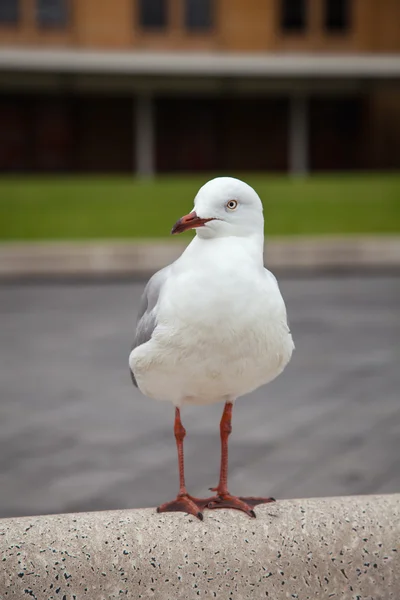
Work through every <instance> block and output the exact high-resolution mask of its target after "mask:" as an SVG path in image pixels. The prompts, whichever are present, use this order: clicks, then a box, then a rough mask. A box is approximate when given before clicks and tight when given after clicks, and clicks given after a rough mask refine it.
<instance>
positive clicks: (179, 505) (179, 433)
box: [157, 408, 203, 520]
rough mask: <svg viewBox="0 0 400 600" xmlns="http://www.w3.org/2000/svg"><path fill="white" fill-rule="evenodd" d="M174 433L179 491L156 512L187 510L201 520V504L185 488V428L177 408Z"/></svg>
mask: <svg viewBox="0 0 400 600" xmlns="http://www.w3.org/2000/svg"><path fill="white" fill-rule="evenodd" d="M174 433H175V439H176V447H177V449H178V465H179V493H178V495H177V497H176V499H175V500H172V501H171V502H166V503H165V504H162V505H161V506H159V507H158V508H157V512H159V513H161V512H176V511H180V512H187V513H189V514H191V515H194V516H195V517H197V518H199V519H200V520H202V519H203V515H202V512H201V505H200V504H199V505H198V504H197V499H196V498H193V497H192V496H190V495H189V494H188V492H187V490H186V484H185V469H184V456H183V440H184V438H185V435H186V430H185V428H184V426H183V425H182V421H181V413H180V410H179V408H176V409H175V424H174ZM199 502H200V501H199Z"/></svg>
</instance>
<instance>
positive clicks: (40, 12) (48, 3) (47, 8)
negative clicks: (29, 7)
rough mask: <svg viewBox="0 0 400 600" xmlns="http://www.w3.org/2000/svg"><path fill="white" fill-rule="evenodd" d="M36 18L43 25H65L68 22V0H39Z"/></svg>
mask: <svg viewBox="0 0 400 600" xmlns="http://www.w3.org/2000/svg"><path fill="white" fill-rule="evenodd" d="M36 19H37V22H38V24H39V25H41V26H42V27H65V26H66V24H67V22H68V0H37V2H36Z"/></svg>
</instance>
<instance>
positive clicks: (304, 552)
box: [0, 495, 400, 600]
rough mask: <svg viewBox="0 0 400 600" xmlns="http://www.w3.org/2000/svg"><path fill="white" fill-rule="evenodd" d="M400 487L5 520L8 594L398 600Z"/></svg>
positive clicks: (1, 554)
mask: <svg viewBox="0 0 400 600" xmlns="http://www.w3.org/2000/svg"><path fill="white" fill-rule="evenodd" d="M399 541H400V495H391V496H390V495H388V496H364V497H344V498H331V499H329V498H327V499H309V500H290V501H281V502H277V503H276V504H268V505H265V506H264V507H257V519H249V518H248V517H247V516H246V515H244V514H242V513H239V512H235V511H226V510H219V511H205V515H204V521H203V522H201V521H198V520H196V519H195V518H193V517H190V516H188V515H185V514H183V513H172V514H164V515H158V514H157V513H156V512H155V510H154V509H143V510H130V511H129V510H126V511H113V512H98V513H81V514H70V515H53V516H46V517H27V518H20V519H5V520H0V565H1V569H0V598H2V599H4V600H6V599H8V598H16V599H18V600H19V599H23V598H29V597H32V598H35V599H36V600H50V599H51V600H53V599H54V600H72V599H73V598H74V599H76V600H81V599H83V598H90V599H91V600H103V599H111V598H121V597H123V598H129V599H135V600H136V599H139V598H155V599H159V600H175V599H181V598H182V599H183V598H186V599H189V600H192V599H195V598H220V599H224V600H225V599H226V600H228V599H233V600H245V599H246V598H254V599H258V598H271V599H274V600H279V599H280V598H282V599H283V598H285V599H287V598H289V599H291V598H299V599H301V600H306V599H309V600H315V599H318V598H319V599H325V598H334V599H335V598H341V599H354V600H355V599H356V598H358V599H359V600H361V599H363V600H364V599H365V600H366V599H368V600H372V599H373V600H389V599H393V600H397V599H398V598H400V544H399Z"/></svg>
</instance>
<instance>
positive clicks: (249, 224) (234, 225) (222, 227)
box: [171, 177, 264, 238]
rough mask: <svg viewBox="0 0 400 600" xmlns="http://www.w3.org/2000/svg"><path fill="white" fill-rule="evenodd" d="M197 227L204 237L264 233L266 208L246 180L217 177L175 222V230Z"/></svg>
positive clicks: (205, 186) (199, 192)
mask: <svg viewBox="0 0 400 600" xmlns="http://www.w3.org/2000/svg"><path fill="white" fill-rule="evenodd" d="M188 229H196V233H197V235H198V236H199V237H202V238H214V237H228V236H238V237H241V236H249V235H254V234H256V235H257V234H258V235H261V236H263V235H264V218H263V207H262V203H261V200H260V198H259V196H258V194H257V193H256V192H255V190H253V188H252V187H250V186H249V185H248V184H247V183H245V182H244V181H241V180H240V179H235V178H234V177H216V178H215V179H211V180H210V181H208V182H207V183H206V184H205V185H203V187H201V188H200V190H199V191H198V193H197V196H196V198H195V200H194V209H193V211H192V212H191V213H189V214H188V215H185V216H184V217H182V218H181V219H179V221H177V222H176V223H175V225H174V226H173V228H172V231H171V233H172V234H175V233H182V232H183V231H187V230H188Z"/></svg>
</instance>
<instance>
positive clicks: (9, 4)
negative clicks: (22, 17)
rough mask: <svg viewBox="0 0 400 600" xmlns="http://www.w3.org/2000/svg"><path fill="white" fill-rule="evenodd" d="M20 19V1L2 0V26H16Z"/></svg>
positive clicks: (0, 21)
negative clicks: (3, 24)
mask: <svg viewBox="0 0 400 600" xmlns="http://www.w3.org/2000/svg"><path fill="white" fill-rule="evenodd" d="M18 19H19V2H18V0H0V24H1V23H5V24H7V25H15V24H16V23H18Z"/></svg>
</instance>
